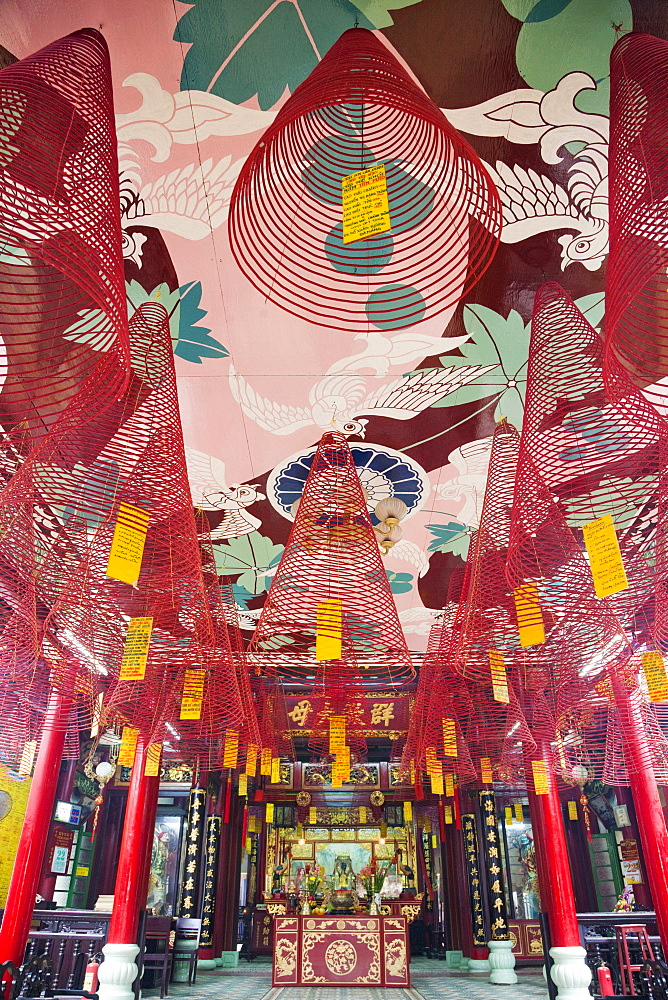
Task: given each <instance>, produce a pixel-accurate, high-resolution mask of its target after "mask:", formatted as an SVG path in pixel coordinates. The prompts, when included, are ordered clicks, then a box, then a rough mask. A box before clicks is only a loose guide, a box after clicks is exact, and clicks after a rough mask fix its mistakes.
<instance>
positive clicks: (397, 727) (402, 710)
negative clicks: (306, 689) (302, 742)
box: [285, 691, 413, 739]
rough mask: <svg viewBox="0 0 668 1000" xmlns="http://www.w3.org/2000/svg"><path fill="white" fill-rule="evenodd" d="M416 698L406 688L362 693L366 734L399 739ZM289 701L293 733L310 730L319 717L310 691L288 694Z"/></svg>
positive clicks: (360, 706) (359, 712)
mask: <svg viewBox="0 0 668 1000" xmlns="http://www.w3.org/2000/svg"><path fill="white" fill-rule="evenodd" d="M412 700H413V695H412V694H408V693H406V692H402V693H401V694H396V693H392V692H391V691H374V692H366V693H365V694H364V695H362V696H360V698H359V701H358V707H357V717H358V719H359V723H360V726H362V727H363V728H364V735H365V736H367V737H370V736H380V735H384V736H389V737H390V739H396V738H398V737H399V736H400V735H401V734H402V733H405V732H406V730H407V729H408V721H409V718H410V708H411V704H412ZM285 701H286V708H287V713H288V723H289V725H290V731H291V732H292V734H293V735H298V734H300V733H301V734H303V733H310V732H311V728H312V726H313V724H314V721H315V722H317V720H314V718H313V713H314V708H313V705H312V703H311V700H310V698H309V697H308V695H307V694H304V695H303V696H292V697H287V698H286V699H285Z"/></svg>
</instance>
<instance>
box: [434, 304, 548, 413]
mask: <svg viewBox="0 0 668 1000" xmlns="http://www.w3.org/2000/svg"><path fill="white" fill-rule="evenodd" d="M463 319H464V326H465V328H466V332H467V333H468V334H469V335H470V339H469V340H467V342H466V343H465V344H462V345H461V347H460V348H459V351H460V353H461V355H462V357H461V358H459V357H457V356H456V355H453V354H443V355H442V356H441V357H440V358H439V361H440V362H441V364H442V365H443V367H444V368H447V367H450V366H454V367H455V368H460V367H461V366H462V365H498V366H499V367H497V368H495V369H494V370H493V371H489V372H485V374H483V375H480V377H479V378H477V379H474V380H473V381H472V382H469V383H468V385H464V386H462V387H461V388H460V389H457V390H456V392H452V393H450V395H449V396H445V398H444V399H439V400H438V401H437V402H436V403H434V404H433V406H434V408H436V407H444V406H461V405H463V404H464V403H475V402H478V400H483V399H486V398H488V397H492V396H495V395H497V394H498V395H500V398H499V402H498V404H497V407H496V415H497V417H498V416H501V415H503V416H504V417H507V419H508V420H509V421H510V422H511V423H513V424H515V426H516V427H517V428H518V430H519V429H520V428H521V427H522V417H523V413H524V397H525V394H526V378H527V359H528V357H529V337H530V334H531V324H530V323H525V322H524V320H523V319H522V317H521V316H520V314H519V313H518V312H517V311H516V310H515V309H511V311H510V312H509V313H508V316H506V317H504V316H502V315H501V314H500V313H497V312H495V311H494V309H490V308H489V307H488V306H481V305H477V304H474V305H466V306H464V312H463Z"/></svg>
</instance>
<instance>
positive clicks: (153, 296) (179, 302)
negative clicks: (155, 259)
mask: <svg viewBox="0 0 668 1000" xmlns="http://www.w3.org/2000/svg"><path fill="white" fill-rule="evenodd" d="M125 294H126V297H127V300H128V314H129V315H130V316H132V314H133V313H134V311H135V309H138V308H139V306H140V305H142V303H144V302H160V303H161V305H163V306H164V307H165V309H166V310H167V314H168V316H169V330H170V333H171V335H172V350H173V351H174V354H175V355H176V357H178V358H183V360H184V361H191V362H192V363H193V364H196V365H201V363H202V358H226V357H227V356H228V354H229V353H230V352H229V351H228V350H227V348H226V347H223V345H222V344H221V343H220V342H219V341H218V340H216V339H215V338H214V337H211V336H209V334H210V333H211V331H210V330H209V328H208V327H206V326H198V323H199V321H200V320H201V319H204V317H205V316H206V314H207V313H206V309H202V307H201V306H200V300H201V298H202V283H201V282H200V281H189V282H187V283H186V284H185V285H181V287H180V288H175V289H174V290H173V291H172V290H171V289H170V287H169V285H168V284H167V283H166V282H164V281H163V282H162V283H161V284H160V285H156V287H155V288H153V289H151V291H150V292H147V291H146V289H145V288H143V287H142V285H140V284H139V282H138V281H134V280H133V281H128V282H126V284H125ZM72 339H73V338H72Z"/></svg>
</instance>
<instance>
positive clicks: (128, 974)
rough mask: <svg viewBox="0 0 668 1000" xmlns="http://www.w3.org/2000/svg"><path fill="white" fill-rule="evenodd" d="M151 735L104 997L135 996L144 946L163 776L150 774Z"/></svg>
mask: <svg viewBox="0 0 668 1000" xmlns="http://www.w3.org/2000/svg"><path fill="white" fill-rule="evenodd" d="M147 753H148V740H147V739H146V738H145V737H144V736H143V735H142V734H141V733H140V734H139V736H138V737H137V748H136V750H135V759H134V764H133V765H132V776H131V778H130V787H129V788H128V798H127V803H126V807H125V822H124V824H123V835H122V837H121V849H120V854H119V858H118V871H117V874H116V888H115V891H114V909H113V912H112V915H111V921H110V923H109V937H108V939H107V943H106V945H105V946H104V948H103V949H102V951H103V952H104V962H103V963H102V965H101V966H100V972H99V979H100V986H99V990H98V992H99V996H100V1000H132V998H133V996H134V994H133V992H132V984H133V983H134V981H135V979H136V977H137V966H136V964H135V959H136V957H137V954H138V952H139V946H138V945H137V929H138V925H139V911H140V910H141V909H142V907H143V906H144V904H145V902H146V884H147V878H148V866H147V857H146V855H147V851H148V850H149V847H150V844H151V841H152V837H153V829H154V826H155V810H156V805H157V798H158V787H159V784H160V778H159V776H158V777H147V776H146V775H145V774H144V771H145V769H146V758H147Z"/></svg>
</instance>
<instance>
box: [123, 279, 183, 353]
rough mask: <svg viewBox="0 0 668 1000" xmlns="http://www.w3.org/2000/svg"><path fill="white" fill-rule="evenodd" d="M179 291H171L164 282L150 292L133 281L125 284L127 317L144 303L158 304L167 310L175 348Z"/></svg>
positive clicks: (177, 335) (177, 333)
mask: <svg viewBox="0 0 668 1000" xmlns="http://www.w3.org/2000/svg"><path fill="white" fill-rule="evenodd" d="M179 294H180V293H179V289H178V288H175V289H174V291H172V290H171V289H170V287H169V285H168V284H167V282H166V281H163V282H161V284H159V285H156V286H155V288H152V289H151V291H150V292H147V291H146V289H145V288H144V287H143V286H142V285H140V284H139V282H138V281H135V280H134V279H133V280H132V281H126V282H125V297H126V298H127V300H128V316H130V317H132V315H133V313H134V312H135V310H137V309H139V307H140V306H141V305H143V304H144V302H159V303H160V304H161V305H163V306H164V307H165V309H166V310H167V314H168V316H169V330H170V333H171V335H172V348H175V347H176V345H177V343H178V339H179Z"/></svg>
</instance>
